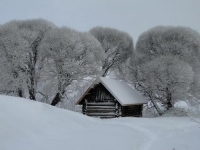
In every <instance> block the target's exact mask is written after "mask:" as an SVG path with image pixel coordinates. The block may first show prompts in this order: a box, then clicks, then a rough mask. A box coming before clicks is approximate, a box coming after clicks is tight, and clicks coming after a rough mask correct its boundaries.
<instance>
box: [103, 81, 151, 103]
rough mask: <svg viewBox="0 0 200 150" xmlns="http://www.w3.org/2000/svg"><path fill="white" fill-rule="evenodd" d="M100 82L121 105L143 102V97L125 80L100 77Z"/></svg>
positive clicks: (144, 101)
mask: <svg viewBox="0 0 200 150" xmlns="http://www.w3.org/2000/svg"><path fill="white" fill-rule="evenodd" d="M100 82H101V83H102V84H103V85H104V86H105V88H106V89H107V90H108V91H109V92H110V93H111V94H112V95H113V96H114V97H115V98H116V99H117V101H118V102H119V103H120V104H121V105H122V106H128V105H136V104H145V103H147V101H146V100H145V98H144V97H143V96H142V95H141V94H140V93H139V92H137V91H136V90H135V89H133V88H131V87H130V86H129V85H128V84H127V83H126V82H124V81H119V80H115V79H109V78H103V77H100Z"/></svg>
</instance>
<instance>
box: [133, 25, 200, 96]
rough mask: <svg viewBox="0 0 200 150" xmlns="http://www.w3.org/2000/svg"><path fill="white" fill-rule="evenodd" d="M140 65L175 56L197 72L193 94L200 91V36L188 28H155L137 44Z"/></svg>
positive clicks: (192, 89) (143, 35)
mask: <svg viewBox="0 0 200 150" xmlns="http://www.w3.org/2000/svg"><path fill="white" fill-rule="evenodd" d="M136 55H137V56H139V57H138V58H139V60H140V61H139V62H138V63H144V62H148V61H150V60H152V59H155V58H157V57H159V56H162V55H164V56H167V55H174V56H176V57H178V58H179V59H180V60H183V61H186V62H187V63H189V65H190V66H191V67H192V69H193V71H194V72H195V79H194V81H195V82H193V85H192V88H191V92H192V93H198V91H199V90H200V84H199V82H198V81H199V80H200V76H199V74H200V35H199V33H198V32H196V31H194V30H192V29H190V28H186V27H163V26H159V27H154V28H152V29H150V30H148V31H147V32H144V33H143V34H141V36H140V37H139V39H138V42H137V44H136Z"/></svg>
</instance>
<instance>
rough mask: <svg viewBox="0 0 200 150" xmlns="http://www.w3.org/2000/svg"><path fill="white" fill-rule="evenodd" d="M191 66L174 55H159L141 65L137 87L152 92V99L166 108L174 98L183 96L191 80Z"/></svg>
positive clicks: (170, 105)
mask: <svg viewBox="0 0 200 150" xmlns="http://www.w3.org/2000/svg"><path fill="white" fill-rule="evenodd" d="M193 77H194V72H193V70H192V67H191V66H190V65H189V64H188V63H186V62H184V61H181V60H179V59H178V58H176V57H174V56H160V57H158V58H156V59H154V60H152V61H150V62H148V63H145V64H143V65H142V66H141V68H140V70H139V74H138V81H137V83H136V84H137V85H138V88H139V89H140V88H141V89H142V90H145V92H147V93H152V94H151V96H152V98H153V99H157V100H159V101H161V102H162V104H163V106H164V107H165V108H166V109H167V110H168V109H169V108H171V107H172V106H173V104H174V100H176V99H180V98H183V96H185V95H186V94H187V92H188V91H189V89H190V84H191V83H192V82H193Z"/></svg>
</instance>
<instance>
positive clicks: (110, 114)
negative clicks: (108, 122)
mask: <svg viewBox="0 0 200 150" xmlns="http://www.w3.org/2000/svg"><path fill="white" fill-rule="evenodd" d="M87 115H88V116H115V115H116V113H88V112H87Z"/></svg>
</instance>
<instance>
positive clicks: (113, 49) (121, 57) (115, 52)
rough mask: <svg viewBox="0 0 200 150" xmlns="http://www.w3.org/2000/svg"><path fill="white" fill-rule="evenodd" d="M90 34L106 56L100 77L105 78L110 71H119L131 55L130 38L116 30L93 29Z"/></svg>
mask: <svg viewBox="0 0 200 150" xmlns="http://www.w3.org/2000/svg"><path fill="white" fill-rule="evenodd" d="M90 33H91V34H92V35H94V36H95V37H96V39H97V40H98V41H99V42H100V43H101V45H102V47H103V48H104V51H105V54H106V58H105V60H104V62H103V68H102V69H103V70H102V76H106V75H107V74H108V72H109V71H110V70H111V69H116V68H117V69H121V66H122V65H123V64H124V63H125V62H126V60H127V59H128V58H130V57H131V55H132V53H133V39H132V38H131V36H130V35H128V34H127V33H125V32H122V31H119V30H116V29H112V28H103V27H95V28H93V29H91V30H90Z"/></svg>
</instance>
